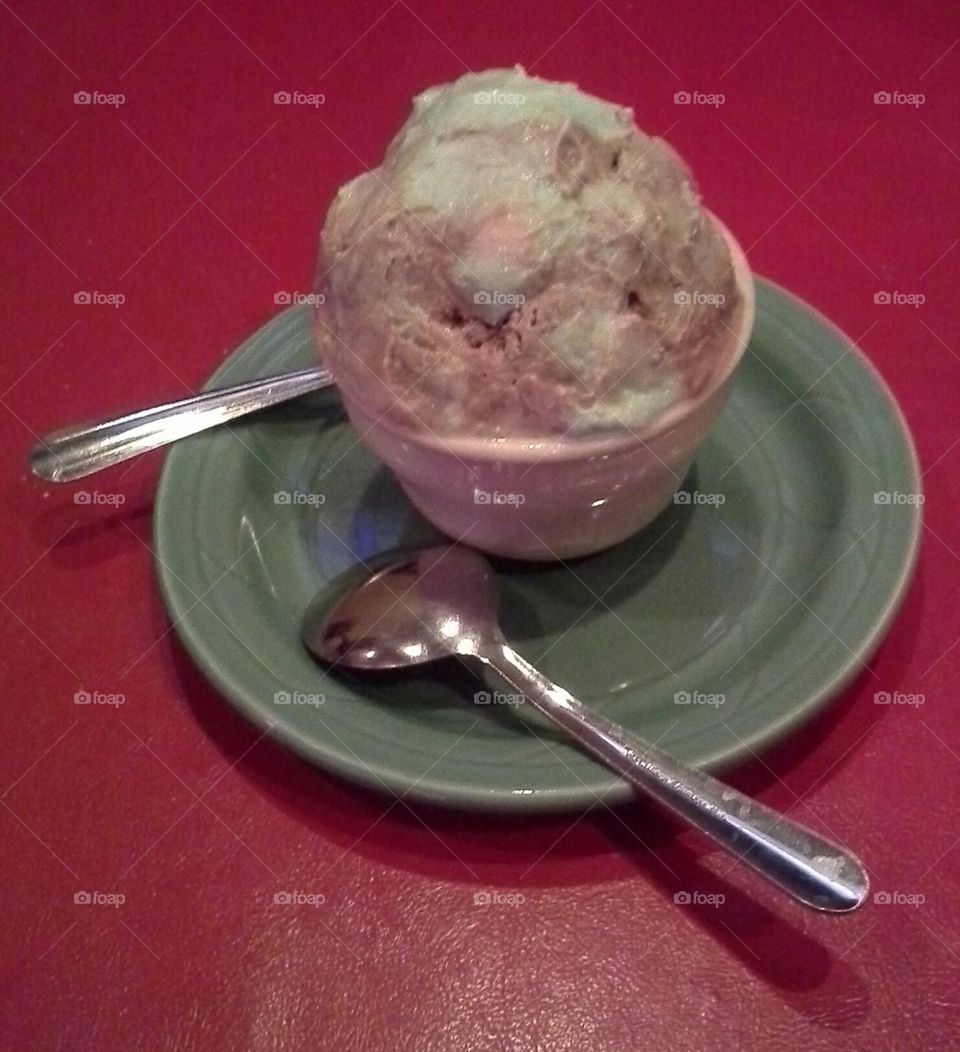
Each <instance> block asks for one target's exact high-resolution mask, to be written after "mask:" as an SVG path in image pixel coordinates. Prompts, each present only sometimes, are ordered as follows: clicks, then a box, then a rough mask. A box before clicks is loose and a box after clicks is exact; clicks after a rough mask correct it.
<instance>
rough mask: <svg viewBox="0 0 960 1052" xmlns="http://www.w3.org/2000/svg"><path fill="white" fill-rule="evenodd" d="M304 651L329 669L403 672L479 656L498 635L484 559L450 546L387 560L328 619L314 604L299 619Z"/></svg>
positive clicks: (325, 606) (322, 604) (324, 606)
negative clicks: (459, 657) (482, 645)
mask: <svg viewBox="0 0 960 1052" xmlns="http://www.w3.org/2000/svg"><path fill="white" fill-rule="evenodd" d="M302 635H303V641H304V643H305V644H306V646H307V649H308V650H310V651H311V652H312V653H313V654H315V655H316V656H317V657H318V658H320V659H321V661H324V662H326V663H328V664H330V665H343V666H345V667H347V668H353V669H359V670H363V671H373V670H387V669H400V668H407V667H409V666H411V665H422V664H424V663H425V662H428V661H437V660H439V659H441V658H445V657H450V656H451V655H453V654H477V653H478V652H479V648H480V643H481V641H482V640H484V639H496V638H499V636H500V630H499V627H498V625H497V588H496V580H495V578H494V574H493V570H492V569H491V567H490V564H489V563H488V562H487V561H486V559H484V558H482V557H481V556H480V555H478V554H477V553H476V552H474V551H471V550H470V549H469V548H463V547H459V546H456V545H453V546H450V547H438V548H427V549H423V550H421V551H417V552H413V553H411V554H410V555H409V557H408V558H406V559H404V558H403V557H399V558H394V559H392V560H391V561H390V562H389V563H388V564H387V565H386V566H384V567H382V568H381V569H379V570H377V571H375V572H374V573H373V574H372V575H371V576H370V577H368V578H367V579H366V580H365V581H363V583H362V584H360V585H359V587H357V588H355V589H353V590H352V591H349V592H348V593H347V594H346V595H345V596H343V597H342V598H341V600H340V601H339V602H338V603H337V605H336V608H335V610H334V611H333V612H332V613H331V612H330V605H329V601H324V597H322V596H321V597H319V598H318V601H317V602H315V603H314V604H313V605H312V606H311V607H310V609H309V610H308V611H307V614H306V616H305V617H304V620H303V631H302Z"/></svg>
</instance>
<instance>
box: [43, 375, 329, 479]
mask: <svg viewBox="0 0 960 1052" xmlns="http://www.w3.org/2000/svg"><path fill="white" fill-rule="evenodd" d="M332 384H333V377H332V376H331V375H330V373H329V372H328V371H327V370H326V369H322V368H315V369H301V370H300V371H299V372H293V373H281V374H280V375H279V376H267V377H264V378H263V379H260V380H250V381H248V382H247V383H242V384H235V385H234V386H232V387H221V388H219V389H218V390H214V391H206V392H204V393H203V394H199V395H192V396H191V397H189V398H181V399H178V400H177V401H175V402H165V403H163V404H162V405H156V406H152V407H151V408H149V409H140V410H138V411H137V412H134V413H126V414H124V415H123V416H117V417H108V418H107V419H105V420H100V421H97V422H95V423H86V424H79V425H77V426H75V427H68V428H64V429H62V430H60V431H53V432H51V433H50V434H49V435H45V436H44V437H43V438H42V439H40V441H39V442H37V443H36V444H35V445H34V446H33V448H32V449H31V450H30V455H29V461H28V462H29V464H30V470H31V471H32V472H33V474H34V475H36V476H37V478H41V479H44V480H46V481H47V482H73V481H74V480H75V479H82V478H84V477H85V476H87V475H92V474H93V473H94V472H95V471H100V470H101V469H102V468H108V467H110V466H111V465H113V464H120V463H122V462H123V461H124V460H129V459H130V458H131V457H136V456H139V455H140V454H141V453H146V452H148V451H149V450H151V449H158V448H159V447H160V446H165V445H168V444H169V443H170V442H176V441H177V439H179V438H186V436H187V435H195V434H196V433H197V432H198V431H205V430H206V429H207V428H208V427H216V426H217V424H225V423H226V422H227V421H228V420H236V419H237V418H238V417H241V416H246V415H247V413H255V412H257V410H259V409H266V407H267V406H271V405H278V404H279V403H280V402H287V401H289V400H290V399H291V398H297V397H299V396H300V395H302V394H307V392H308V391H316V390H318V389H319V388H321V387H330V386H331V385H332Z"/></svg>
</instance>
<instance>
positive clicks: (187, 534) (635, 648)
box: [155, 281, 920, 811]
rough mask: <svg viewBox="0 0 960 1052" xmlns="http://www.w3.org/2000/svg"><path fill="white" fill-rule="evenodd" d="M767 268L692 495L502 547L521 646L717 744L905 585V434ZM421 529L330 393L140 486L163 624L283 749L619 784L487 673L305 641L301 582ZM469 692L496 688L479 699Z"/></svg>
mask: <svg viewBox="0 0 960 1052" xmlns="http://www.w3.org/2000/svg"><path fill="white" fill-rule="evenodd" d="M758 286H759V287H758V303H757V321H756V327H755V331H754V334H753V338H752V339H751V342H750V348H749V350H748V351H747V354H746V356H745V358H744V361H743V363H742V365H741V366H740V369H739V372H738V378H737V382H736V385H735V388H734V391H733V394H732V397H731V399H730V403H729V406H728V407H727V409H726V411H725V412H724V414H723V416H722V417H721V419H720V421H719V423H718V424H717V426H716V428H715V430H714V431H713V432H712V434H711V435H710V437H709V438H708V439H707V441H706V443H705V444H704V446H703V448H702V449H701V451H700V453H699V455H698V457H697V461H696V466H695V468H694V469H693V471H692V473H691V475H690V477H689V478H688V479H687V480H686V481H685V483H684V485H683V492H684V493H687V494H690V499H689V501H688V502H687V503H677V504H675V505H674V506H672V507H671V508H669V509H668V510H667V511H666V512H665V513H664V514H663V515H661V517H660V518H659V519H658V520H657V521H656V522H654V523H653V524H652V525H651V526H649V527H648V528H647V529H646V530H644V531H643V532H642V533H641V534H638V535H637V536H635V537H633V538H631V539H630V540H628V541H625V542H624V543H623V544H620V545H618V546H617V547H615V548H613V549H610V550H608V551H606V552H602V553H601V554H599V555H595V556H590V557H588V558H585V559H580V560H577V561H575V562H572V563H571V564H569V565H566V566H564V565H560V564H556V565H550V566H538V565H533V564H521V563H508V562H499V563H497V564H496V565H497V572H498V577H499V579H500V585H501V592H502V610H501V612H502V618H503V624H504V628H505V630H506V632H507V635H508V638H510V639H511V640H512V641H513V642H514V643H515V644H516V645H517V647H518V649H519V650H520V651H521V652H522V653H523V654H524V656H525V657H527V658H528V659H530V660H531V661H533V662H534V663H535V664H537V665H539V666H540V667H541V668H542V669H543V671H544V672H545V673H546V674H547V675H549V676H551V677H552V678H553V679H554V680H556V681H557V682H558V683H561V684H563V685H564V686H565V687H567V688H568V689H570V690H571V691H573V692H574V694H576V695H578V696H579V697H580V698H582V699H583V701H585V702H587V703H588V704H590V705H594V706H596V707H597V708H598V709H601V710H602V711H603V712H605V713H606V714H607V715H608V716H611V717H613V718H614V719H616V720H619V721H620V722H622V723H624V724H626V725H627V726H628V727H631V728H632V729H634V730H635V731H637V732H639V733H640V734H642V735H644V736H646V737H648V738H651V739H654V740H656V741H659V742H660V743H661V744H662V745H663V746H665V747H666V748H667V749H669V750H670V751H671V752H672V753H674V754H675V755H676V756H677V757H679V758H681V759H683V760H686V761H688V762H690V763H693V764H701V765H704V766H707V767H711V768H718V767H723V766H728V765H730V764H732V763H733V762H735V761H737V760H740V759H743V758H745V757H747V756H748V755H749V754H750V753H752V752H755V751H757V750H759V749H761V748H762V747H764V746H766V745H768V744H770V743H771V742H773V741H775V740H777V739H780V738H782V737H783V736H784V735H786V734H787V733H789V732H790V731H791V730H792V729H793V728H794V727H796V726H797V725H798V724H800V723H801V722H802V721H804V720H806V719H808V718H809V717H810V716H811V715H812V714H813V713H814V712H816V711H817V710H818V709H819V708H820V707H821V706H823V705H824V704H825V703H826V702H827V700H828V699H829V698H830V697H831V696H832V695H834V694H835V693H836V692H837V691H838V690H839V689H840V687H841V686H843V684H844V683H846V682H847V681H848V680H850V679H851V678H852V677H853V676H854V675H855V674H856V673H857V671H858V670H859V669H860V668H861V666H862V663H863V661H865V660H866V658H867V657H868V656H869V654H870V653H871V652H872V650H873V649H874V647H875V646H876V645H877V643H878V642H879V640H880V638H881V636H882V634H883V632H884V630H885V629H886V627H887V625H888V624H889V622H890V620H891V617H892V615H893V612H894V610H895V608H896V605H897V602H898V600H899V598H900V596H901V594H902V593H903V590H904V587H905V585H906V582H907V580H908V577H909V574H910V570H911V568H912V565H913V561H914V556H915V552H916V547H917V535H918V530H919V508H918V504H917V502H916V499H915V495H916V494H917V493H918V492H919V489H920V481H919V477H918V471H917V463H916V458H915V454H914V451H913V446H912V443H911V440H910V437H909V434H908V432H907V428H906V425H905V423H904V420H903V417H902V416H901V414H900V412H899V410H898V408H897V406H896V404H895V403H894V401H893V398H892V396H891V394H890V392H889V390H888V389H887V387H886V386H885V384H884V383H883V382H882V380H881V379H880V377H879V376H878V375H877V373H876V372H875V371H874V370H873V368H872V367H871V366H870V365H869V364H868V362H867V361H866V360H865V358H864V357H863V356H862V354H861V353H860V352H859V351H858V350H857V349H856V348H855V347H853V346H852V345H851V344H850V343H849V341H848V340H846V339H845V338H844V336H843V335H842V334H841V333H840V332H838V331H837V330H836V329H835V328H833V327H832V326H831V325H830V324H829V323H828V322H827V321H826V320H824V319H823V318H822V317H820V316H819V315H817V314H816V313H814V312H813V311H812V310H811V309H810V308H808V307H806V306H805V305H804V304H802V303H800V302H799V301H798V300H796V299H794V298H793V297H792V296H790V295H789V294H787V293H785V292H784V291H782V290H781V289H779V288H777V287H775V286H773V285H771V284H769V283H766V282H763V281H760V282H758ZM308 323H309V319H308V315H307V313H306V312H305V311H304V310H302V309H297V308H295V309H292V310H289V311H286V312H285V313H283V314H281V315H279V316H278V317H276V318H275V319H273V320H272V321H271V322H270V323H269V324H268V325H266V326H265V327H264V328H263V329H261V330H260V331H259V332H258V333H257V334H256V335H255V336H253V337H252V338H251V339H250V340H248V341H247V342H246V343H244V344H243V345H242V346H241V347H240V348H238V350H237V351H236V352H235V353H234V354H233V355H232V356H231V357H230V358H229V359H228V360H227V362H226V363H224V365H223V366H222V367H221V368H220V369H219V370H218V371H217V372H216V373H215V374H214V376H213V377H212V379H211V381H210V384H211V386H216V385H218V384H223V383H228V382H238V381H240V380H243V379H247V378H252V377H255V376H260V375H265V374H268V373H271V372H281V371H283V370H286V369H296V368H302V367H304V366H306V365H308V364H310V363H311V362H312V361H313V350H312V347H311V342H310V332H309V324H308ZM884 494H886V495H887V496H886V497H885V496H884ZM878 495H879V496H878ZM438 539H440V538H439V535H438V534H437V532H436V531H435V530H434V529H433V528H432V527H431V526H430V525H429V524H427V523H426V522H424V520H423V519H421V518H420V516H419V515H418V513H417V512H416V511H414V509H413V508H412V507H411V505H410V504H409V503H408V501H407V500H406V498H405V497H404V496H403V494H402V492H401V491H400V489H399V488H398V486H397V484H396V483H395V482H394V480H393V478H392V476H391V475H390V474H389V473H388V472H387V471H386V469H384V468H383V467H381V466H380V464H379V463H378V462H377V461H376V460H375V458H374V457H373V456H372V454H370V453H369V452H368V451H367V450H366V449H365V448H364V446H363V445H362V443H360V441H359V440H358V436H357V434H356V433H355V432H354V430H353V429H352V428H351V426H350V425H349V423H348V422H347V421H346V420H345V419H344V417H343V414H342V412H341V411H340V410H339V407H338V406H337V403H336V398H335V395H334V394H333V393H332V392H324V393H321V394H319V395H316V396H311V397H310V398H308V399H302V400H300V401H299V402H297V403H294V404H292V405H288V406H285V407H279V408H277V409H275V410H272V411H270V412H269V413H267V414H263V415H261V416H259V417H258V418H256V419H251V420H249V421H247V422H245V423H242V424H238V425H236V426H234V427H233V428H232V430H227V429H225V428H221V429H218V430H214V431H211V432H207V433H206V434H203V435H198V436H195V437H193V438H188V439H185V440H183V441H181V442H179V443H178V444H177V445H176V446H175V447H174V448H173V449H172V450H171V451H170V453H169V455H168V457H167V460H166V464H165V466H164V469H163V473H162V476H161V479H160V485H159V490H158V493H157V498H156V507H155V552H156V563H157V573H158V577H159V581H160V588H161V590H162V592H163V596H164V599H165V601H166V604H167V608H168V610H169V613H170V618H171V620H172V622H173V624H174V626H175V628H176V631H177V632H178V633H179V635H180V638H181V639H182V640H183V643H184V644H185V646H186V648H187V649H188V650H189V652H190V653H191V655H192V656H193V658H194V660H195V661H196V662H197V664H198V665H199V666H200V667H201V668H202V669H203V671H204V672H205V673H206V675H207V676H208V677H209V678H210V679H211V680H212V682H213V683H214V684H215V685H216V686H217V687H218V688H219V690H220V691H221V692H222V693H223V695H224V697H225V698H226V699H227V700H228V701H229V702H230V703H232V704H233V705H235V706H236V707H237V708H238V709H239V710H240V711H241V712H242V713H244V714H245V715H246V716H247V717H249V718H250V719H251V720H252V721H254V722H255V723H257V724H259V725H261V726H264V727H267V726H269V727H270V728H271V729H272V733H273V734H274V735H275V736H276V737H277V738H279V739H280V740H281V741H283V742H285V743H287V744H288V745H289V746H290V747H291V748H293V749H296V750H297V752H299V753H301V754H303V755H304V756H306V757H307V758H309V759H310V760H313V761H315V762H316V763H318V764H320V765H321V766H323V767H325V768H327V769H329V770H330V771H333V772H336V773H337V774H339V775H342V776H343V777H345V778H348V779H352V780H354V781H356V782H361V783H363V784H365V785H368V786H373V787H375V788H380V789H383V790H385V791H388V792H392V793H396V794H402V793H408V794H409V795H410V796H411V797H420V798H425V799H429V800H432V801H439V802H442V803H445V804H449V805H455V806H461V807H473V808H491V809H505V808H506V809H514V810H529V811H538V810H549V809H562V808H580V807H585V806H589V805H591V804H594V803H596V802H597V800H598V798H600V799H603V800H606V801H608V802H612V801H615V800H622V799H626V798H628V797H629V796H630V793H631V791H630V789H629V788H628V786H627V785H626V784H625V783H624V782H623V781H621V780H620V779H618V778H617V777H615V776H614V775H612V774H611V773H609V772H608V771H607V770H605V769H604V768H602V767H600V766H598V765H597V764H595V763H594V762H593V761H591V760H589V759H588V758H586V757H585V756H584V755H582V754H581V753H579V752H578V751H577V750H576V749H575V748H573V747H572V746H569V745H568V744H566V743H565V742H564V741H562V740H561V739H559V738H557V737H555V736H554V735H553V734H552V732H550V731H548V730H545V729H544V728H543V727H541V726H537V725H534V724H531V723H528V722H527V721H526V720H525V719H524V717H523V714H522V712H521V711H518V709H517V707H516V706H513V705H510V704H507V703H505V701H504V699H503V696H502V695H501V696H498V695H497V694H496V693H495V690H496V685H495V684H488V685H486V686H484V684H482V683H478V682H474V681H472V680H471V679H470V678H469V677H468V676H467V675H466V673H465V672H463V671H462V670H457V671H456V674H454V675H450V674H447V672H445V671H444V669H443V666H439V667H436V668H437V672H434V671H433V670H431V669H424V670H423V674H422V675H414V676H405V677H404V678H402V679H387V680H385V681H383V682H376V683H371V682H367V681H363V680H359V679H345V678H342V677H339V676H336V675H327V674H326V673H325V672H324V671H323V670H322V669H321V668H320V667H318V666H317V665H316V664H314V662H313V661H312V660H311V658H310V657H309V656H308V654H307V653H306V652H305V651H304V649H303V648H302V646H301V643H300V634H299V629H300V618H301V615H302V613H303V611H304V610H305V608H306V607H307V605H308V604H309V602H310V601H311V599H312V598H313V597H314V595H315V594H316V593H317V592H318V590H320V589H323V588H330V586H331V582H333V581H335V579H337V578H338V577H340V576H341V575H342V574H344V573H345V572H346V571H347V570H349V569H350V568H351V567H353V566H355V564H356V563H357V560H358V559H362V560H364V561H366V562H369V561H371V560H372V559H375V558H376V557H377V556H378V555H379V554H380V553H383V552H385V551H387V550H389V549H392V548H394V547H397V546H411V545H418V544H428V543H436V542H437V541H438ZM480 690H486V691H487V692H488V693H489V694H491V695H492V697H493V699H494V701H493V703H490V704H486V705H476V704H474V703H473V700H472V699H473V695H474V693H475V692H476V691H480Z"/></svg>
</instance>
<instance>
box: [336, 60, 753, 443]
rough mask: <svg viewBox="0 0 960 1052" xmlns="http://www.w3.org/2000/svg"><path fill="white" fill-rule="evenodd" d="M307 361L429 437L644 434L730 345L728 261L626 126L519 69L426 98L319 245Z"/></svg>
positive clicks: (665, 170) (710, 227)
mask: <svg viewBox="0 0 960 1052" xmlns="http://www.w3.org/2000/svg"><path fill="white" fill-rule="evenodd" d="M318 275H319V277H318V282H319V290H320V291H321V292H323V293H324V296H325V302H324V305H323V307H322V308H320V310H319V312H318V319H317V331H318V338H319V341H320V347H321V354H322V356H323V358H324V361H325V362H326V364H327V365H328V366H329V368H330V369H331V370H332V372H333V374H334V376H335V377H336V379H337V382H338V384H339V385H340V387H341V388H342V389H343V390H344V392H345V393H347V394H349V395H351V396H352V397H354V398H356V399H361V400H362V402H363V405H364V407H365V408H366V409H367V410H368V411H371V412H373V413H374V414H375V415H376V416H386V417H388V418H393V419H395V420H396V421H398V422H400V423H402V424H404V425H406V426H410V427H414V428H417V429H421V430H424V429H425V430H429V431H431V432H433V433H434V434H437V435H444V434H459V435H478V436H480V435H484V436H485V435H490V436H508V435H509V436H518V437H542V436H546V435H562V434H566V433H568V432H569V433H570V434H573V435H577V434H580V435H582V434H590V433H595V432H597V431H602V430H608V429H611V428H630V429H633V430H636V429H637V428H641V427H645V426H647V425H648V424H650V423H651V422H652V421H653V420H655V418H656V417H657V416H659V415H660V414H661V413H663V412H664V411H665V410H666V409H668V408H669V407H671V406H672V405H674V404H676V403H677V402H678V401H681V400H682V399H684V398H691V397H696V395H697V394H698V393H700V392H701V391H702V390H703V389H704V388H705V387H706V386H707V385H708V384H709V381H710V378H711V376H712V375H713V374H714V372H715V370H716V369H717V368H718V365H719V363H720V362H721V361H722V359H723V357H724V353H725V351H726V350H727V349H728V348H731V347H732V345H733V342H734V339H733V335H732V330H734V329H735V328H736V323H735V320H734V319H735V315H736V312H737V310H738V307H739V304H740V296H739V293H738V290H737V285H736V281H735V277H734V274H733V272H732V270H731V259H730V253H729V250H728V248H727V244H726V241H725V239H724V238H723V236H722V235H721V233H720V232H719V230H718V229H717V227H716V225H715V224H714V222H713V220H712V219H711V217H710V215H709V213H708V212H706V211H705V210H704V208H703V207H702V206H701V204H700V200H699V197H698V195H697V192H696V188H695V186H694V184H693V181H692V179H691V177H690V174H689V172H688V171H687V170H686V168H685V167H684V165H683V163H682V162H681V161H680V159H679V158H678V156H677V155H676V153H675V152H674V151H673V150H672V149H671V148H670V147H669V146H668V145H667V144H666V143H665V142H663V141H662V140H660V139H656V138H652V137H650V136H647V135H644V134H643V133H642V132H640V131H639V130H638V129H637V127H636V125H635V123H634V121H633V116H632V113H631V111H630V110H629V109H626V108H624V107H621V106H616V105H613V104H611V103H608V102H604V101H603V100H601V99H597V98H594V97H593V96H590V95H587V94H585V93H583V92H581V91H579V90H578V89H577V88H576V86H575V85H573V84H559V83H554V82H551V81H546V80H540V79H538V78H535V77H528V76H526V75H525V74H524V73H523V71H522V70H521V69H519V68H518V69H516V70H489V71H487V72H485V73H479V74H469V75H467V76H465V77H462V78H461V79H460V80H458V81H456V82H454V83H452V84H446V85H441V86H438V87H434V88H430V89H429V90H427V91H425V92H424V93H423V94H422V95H419V96H418V97H417V98H416V99H414V104H413V112H412V114H411V116H410V117H409V119H408V120H407V122H406V124H405V125H404V126H403V128H401V130H400V132H399V133H398V135H397V136H396V138H395V139H394V140H393V142H392V143H391V144H390V146H389V148H388V149H387V152H386V157H385V158H384V161H383V164H382V165H381V166H380V167H379V168H376V169H373V170H371V171H368V172H365V173H364V174H363V175H361V176H359V177H358V178H356V179H354V180H352V181H351V182H349V183H347V184H346V185H345V186H343V187H342V188H341V189H340V191H339V193H338V194H337V197H336V199H335V200H334V202H333V204H332V205H331V207H330V211H329V213H328V215H327V219H326V223H325V225H324V228H323V234H322V238H321V253H320V263H319V271H318Z"/></svg>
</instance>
